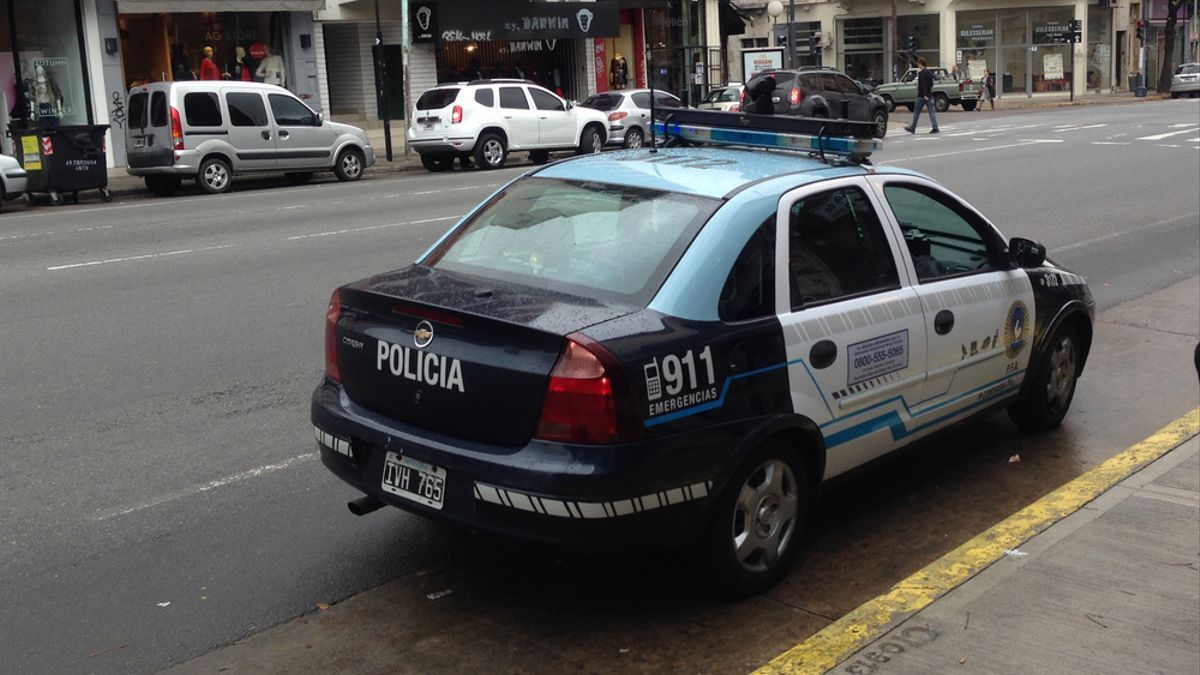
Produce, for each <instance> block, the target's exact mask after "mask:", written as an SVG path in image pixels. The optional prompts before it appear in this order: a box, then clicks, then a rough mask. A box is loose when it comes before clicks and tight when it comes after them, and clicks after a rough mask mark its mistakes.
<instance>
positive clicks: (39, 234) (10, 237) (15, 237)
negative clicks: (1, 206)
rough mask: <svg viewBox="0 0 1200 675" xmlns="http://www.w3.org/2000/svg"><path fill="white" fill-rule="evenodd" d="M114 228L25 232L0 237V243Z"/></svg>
mask: <svg viewBox="0 0 1200 675" xmlns="http://www.w3.org/2000/svg"><path fill="white" fill-rule="evenodd" d="M5 220H8V219H7V218H6V219H5ZM114 227H116V225H94V226H92V227H80V228H77V229H74V230H65V231H63V232H56V231H54V230H50V231H48V232H27V233H25V234H9V235H6V236H3V237H0V241H16V240H18V239H32V238H34V237H49V236H51V235H55V234H68V233H71V232H95V231H97V230H111V229H113V228H114Z"/></svg>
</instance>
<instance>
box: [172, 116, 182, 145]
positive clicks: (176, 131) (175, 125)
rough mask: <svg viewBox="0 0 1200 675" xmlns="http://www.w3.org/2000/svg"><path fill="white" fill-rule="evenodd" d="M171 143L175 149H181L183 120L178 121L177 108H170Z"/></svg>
mask: <svg viewBox="0 0 1200 675" xmlns="http://www.w3.org/2000/svg"><path fill="white" fill-rule="evenodd" d="M171 143H172V144H173V145H174V146H175V149H176V150H183V122H181V121H179V109H178V108H171Z"/></svg>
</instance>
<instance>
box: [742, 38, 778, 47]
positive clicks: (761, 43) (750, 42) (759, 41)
mask: <svg viewBox="0 0 1200 675" xmlns="http://www.w3.org/2000/svg"><path fill="white" fill-rule="evenodd" d="M767 42H768V39H767V38H765V37H758V38H742V49H758V48H762V47H770V46H771V45H769V44H767Z"/></svg>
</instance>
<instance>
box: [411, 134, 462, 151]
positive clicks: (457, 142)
mask: <svg viewBox="0 0 1200 675" xmlns="http://www.w3.org/2000/svg"><path fill="white" fill-rule="evenodd" d="M408 147H410V148H412V149H413V150H416V151H417V152H419V153H421V154H422V155H424V154H433V155H456V154H459V153H464V152H471V151H472V150H474V149H475V138H474V137H470V136H467V137H461V138H450V137H445V138H426V139H421V138H412V137H411V136H410V137H409V138H408Z"/></svg>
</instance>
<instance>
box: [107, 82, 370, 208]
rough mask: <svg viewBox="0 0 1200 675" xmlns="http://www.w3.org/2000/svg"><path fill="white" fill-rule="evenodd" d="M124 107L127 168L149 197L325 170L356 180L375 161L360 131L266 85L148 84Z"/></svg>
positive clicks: (298, 178)
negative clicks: (191, 184)
mask: <svg viewBox="0 0 1200 675" xmlns="http://www.w3.org/2000/svg"><path fill="white" fill-rule="evenodd" d="M127 110H128V113H127V114H128V123H127V125H126V127H125V148H126V157H127V159H128V162H129V167H128V169H127V170H128V171H129V173H130V174H131V175H134V176H143V177H144V178H145V180H146V187H147V188H149V189H150V191H151V192H154V193H155V194H160V195H169V194H173V193H174V192H175V191H176V190H178V189H179V185H180V183H181V182H182V181H183V179H185V178H190V179H194V180H195V181H196V184H197V185H199V186H200V188H201V189H203V190H204V191H205V192H208V193H212V194H218V193H221V192H227V191H229V190H230V189H232V187H233V177H234V176H235V175H238V174H245V173H255V172H282V173H284V174H285V175H286V176H287V177H288V179H289V180H291V181H292V182H294V183H304V182H307V181H308V180H309V179H311V178H312V175H313V173H314V172H316V171H329V170H332V171H333V172H334V173H336V174H337V177H338V179H339V180H343V181H355V180H358V179H359V178H361V177H362V173H363V169H365V168H366V167H368V166H371V165H372V164H374V163H375V151H374V150H373V149H372V148H371V143H370V141H369V140H368V139H367V133H366V132H365V131H363V130H362V129H359V128H358V127H354V126H350V125H349V124H338V123H336V122H328V121H326V120H325V119H324V118H323V117H322V116H321V113H319V112H315V111H313V109H312V108H309V107H308V106H307V105H305V104H304V103H303V102H302V101H301V100H300V99H298V98H296V96H295V95H294V94H292V93H291V92H290V91H288V90H286V89H284V88H283V87H277V86H275V85H273V84H261V83H257V82H236V81H230V82H222V81H196V82H154V83H152V84H147V85H144V86H139V87H134V88H133V89H132V90H131V91H130V92H129V103H128V106H127Z"/></svg>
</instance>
